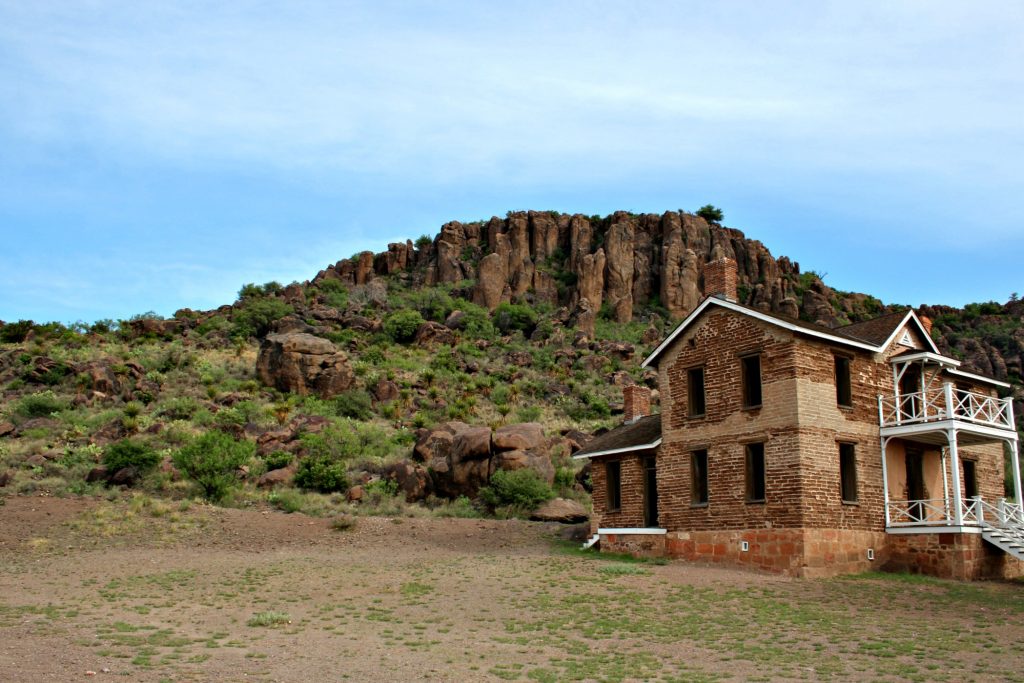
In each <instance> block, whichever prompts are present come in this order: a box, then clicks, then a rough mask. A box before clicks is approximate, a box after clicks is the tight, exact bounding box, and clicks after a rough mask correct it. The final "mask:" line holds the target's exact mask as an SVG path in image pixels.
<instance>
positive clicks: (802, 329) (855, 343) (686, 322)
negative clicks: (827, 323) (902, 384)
mask: <svg viewBox="0 0 1024 683" xmlns="http://www.w3.org/2000/svg"><path fill="white" fill-rule="evenodd" d="M714 306H717V307H721V308H724V309H726V310H730V311H733V312H736V313H739V314H741V315H745V316H748V317H751V318H754V319H756V320H760V321H762V322H766V323H768V324H770V325H774V326H776V327H780V328H782V329H786V330H789V331H791V332H796V333H799V334H803V335H807V336H811V337H816V338H818V339H821V340H823V341H826V342H829V343H832V344H839V345H842V346H849V347H853V348H857V349H862V350H864V351H872V352H877V351H879V347H878V346H877V345H875V344H872V343H870V342H867V341H864V340H862V339H858V338H856V337H852V336H846V335H842V334H839V333H838V332H837V331H836V330H831V329H829V328H827V327H822V326H821V325H815V324H813V323H808V322H804V321H803V320H795V319H793V318H786V317H783V316H779V315H774V314H772V313H765V312H764V311H758V310H756V309H753V308H749V307H747V306H743V305H741V304H737V303H734V302H732V301H728V300H726V299H719V298H717V297H708V298H706V299H704V301H702V302H701V303H700V305H699V306H697V308H695V309H693V310H692V311H691V312H690V314H689V315H688V316H686V318H684V319H683V321H682V322H681V323H679V325H677V326H676V328H675V329H674V330H673V331H672V332H671V333H670V334H669V335H668V336H667V337H665V339H664V340H663V341H662V342H661V344H659V345H658V347H657V348H656V349H654V351H652V352H651V355H649V356H648V357H647V358H646V359H644V362H643V363H641V367H644V368H646V367H648V366H649V365H651V364H652V363H654V362H655V361H656V360H657V359H658V357H659V356H661V354H662V353H664V352H665V350H666V349H668V347H670V346H671V345H672V343H673V342H674V341H675V340H676V339H678V338H679V335H681V334H682V333H683V332H684V331H685V330H686V329H687V328H688V327H690V326H691V325H692V324H693V323H694V321H695V320H697V318H699V317H700V316H701V315H702V314H703V313H704V312H705V311H706V310H708V309H709V308H711V307H714ZM918 324H920V321H919V322H918Z"/></svg>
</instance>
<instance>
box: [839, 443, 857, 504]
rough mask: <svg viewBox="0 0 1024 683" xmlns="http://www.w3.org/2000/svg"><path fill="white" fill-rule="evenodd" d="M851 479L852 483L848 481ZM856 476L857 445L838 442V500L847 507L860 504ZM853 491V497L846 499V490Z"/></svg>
mask: <svg viewBox="0 0 1024 683" xmlns="http://www.w3.org/2000/svg"><path fill="white" fill-rule="evenodd" d="M851 479H852V481H850V480H851ZM858 479H859V478H858V476H857V444H856V443H854V442H852V441H840V442H839V500H841V501H842V502H843V503H844V504H847V505H856V504H858V503H860V493H859V491H858V488H859V487H858V484H859V483H860V482H859V481H858ZM851 487H852V489H853V497H852V498H851V497H847V495H846V494H847V493H848V489H849V488H851Z"/></svg>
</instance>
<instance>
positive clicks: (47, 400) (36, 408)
mask: <svg viewBox="0 0 1024 683" xmlns="http://www.w3.org/2000/svg"><path fill="white" fill-rule="evenodd" d="M67 407H68V404H67V402H66V401H65V400H64V399H62V398H58V397H57V396H54V395H53V392H52V391H43V392H41V393H38V394H29V395H28V396H24V397H22V398H21V400H19V401H18V402H17V403H15V404H14V412H15V413H17V414H18V415H21V416H22V417H49V416H50V415H52V414H54V413H59V412H60V411H62V410H64V409H65V408H67Z"/></svg>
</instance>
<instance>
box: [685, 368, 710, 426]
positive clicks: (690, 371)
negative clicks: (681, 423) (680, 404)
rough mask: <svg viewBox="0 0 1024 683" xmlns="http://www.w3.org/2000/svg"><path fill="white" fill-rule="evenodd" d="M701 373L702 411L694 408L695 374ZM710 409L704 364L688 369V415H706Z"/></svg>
mask: <svg viewBox="0 0 1024 683" xmlns="http://www.w3.org/2000/svg"><path fill="white" fill-rule="evenodd" d="M697 373H700V408H701V409H700V412H697V411H696V410H695V409H694V395H695V391H694V382H693V378H694V375H695V374H697ZM707 411H708V392H707V372H706V371H705V369H704V366H703V365H698V366H696V367H692V368H687V370H686V415H687V417H704V416H705V415H707Z"/></svg>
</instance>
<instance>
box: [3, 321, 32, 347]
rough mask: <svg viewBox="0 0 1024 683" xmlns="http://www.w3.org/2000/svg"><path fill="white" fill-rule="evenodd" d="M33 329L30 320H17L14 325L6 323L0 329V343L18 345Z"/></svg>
mask: <svg viewBox="0 0 1024 683" xmlns="http://www.w3.org/2000/svg"><path fill="white" fill-rule="evenodd" d="M34 327H35V323H34V322H32V321H31V320H19V321H18V322H16V323H7V324H6V325H4V326H3V327H0V342H4V343H7V344H20V343H21V342H23V341H25V337H27V336H28V333H29V332H31V331H32V329H33V328H34Z"/></svg>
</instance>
